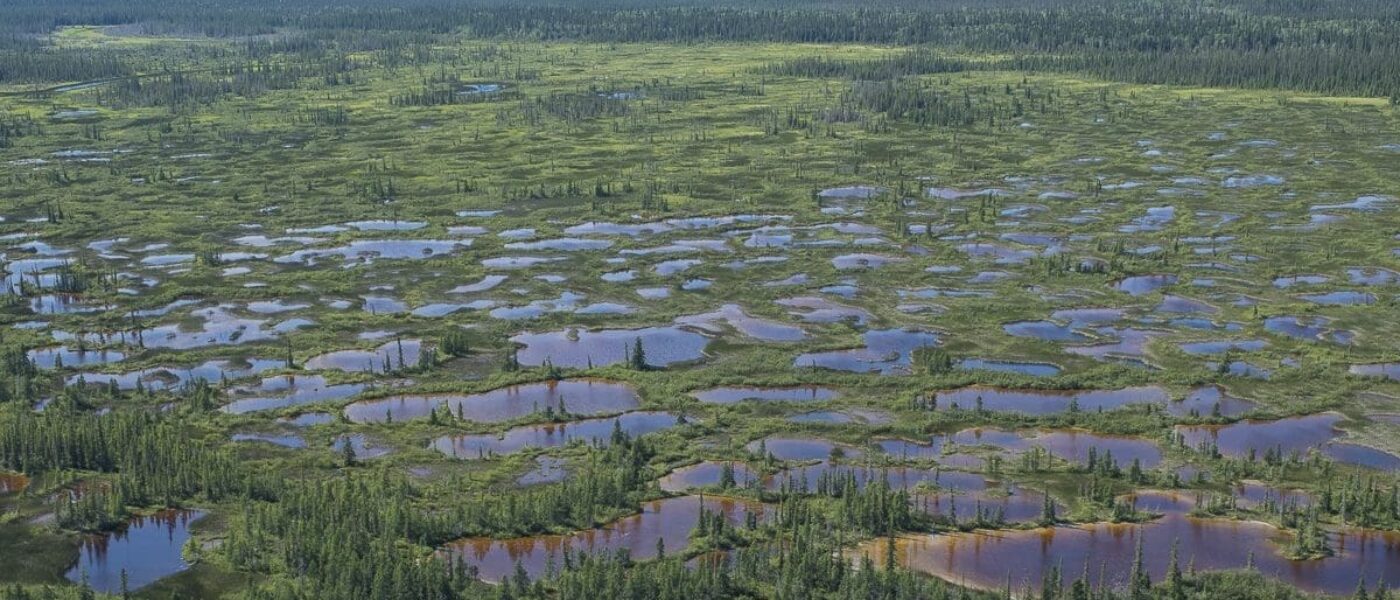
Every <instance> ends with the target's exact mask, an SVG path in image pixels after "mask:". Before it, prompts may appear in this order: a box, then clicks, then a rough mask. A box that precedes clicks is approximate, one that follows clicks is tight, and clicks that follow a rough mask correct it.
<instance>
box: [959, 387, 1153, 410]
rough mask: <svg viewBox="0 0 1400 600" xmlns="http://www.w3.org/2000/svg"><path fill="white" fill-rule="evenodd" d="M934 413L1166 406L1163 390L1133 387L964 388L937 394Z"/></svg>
mask: <svg viewBox="0 0 1400 600" xmlns="http://www.w3.org/2000/svg"><path fill="white" fill-rule="evenodd" d="M934 401H935V409H937V410H952V409H953V408H954V407H956V408H958V409H962V410H976V409H977V408H978V407H979V406H980V407H981V408H982V409H984V410H990V411H998V412H1018V413H1024V414H1029V415H1049V414H1057V413H1062V412H1066V411H1068V410H1069V409H1070V408H1071V407H1072V406H1077V407H1078V409H1079V410H1080V411H1085V412H1094V411H1103V410H1113V409H1116V408H1121V407H1123V406H1127V405H1130V404H1159V405H1160V404H1165V403H1166V401H1167V392H1166V390H1164V389H1162V388H1160V387H1155V386H1145V387H1132V388H1124V389H1121V390H1088V391H1058V390H1009V389H1001V388H991V387H979V386H973V387H965V388H960V389H956V390H950V391H944V392H939V393H938V394H937V395H936V396H935V400H934Z"/></svg>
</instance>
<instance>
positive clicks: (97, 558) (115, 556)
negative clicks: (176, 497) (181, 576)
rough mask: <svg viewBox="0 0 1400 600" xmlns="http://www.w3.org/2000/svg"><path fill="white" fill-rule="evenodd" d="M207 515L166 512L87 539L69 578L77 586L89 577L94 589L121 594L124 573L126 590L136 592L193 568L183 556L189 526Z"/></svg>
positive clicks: (89, 583)
mask: <svg viewBox="0 0 1400 600" xmlns="http://www.w3.org/2000/svg"><path fill="white" fill-rule="evenodd" d="M204 514H205V513H203V512H200V511H189V510H162V511H159V512H157V513H155V514H153V515H149V516H142V517H136V518H134V519H132V520H131V522H130V523H128V524H127V525H125V526H124V527H122V528H120V529H118V530H117V531H113V532H111V533H106V534H89V535H84V536H83V537H82V538H81V541H80V543H79V550H78V561H77V564H74V565H73V566H72V567H71V568H69V569H68V572H67V573H66V574H65V577H67V578H68V580H69V581H72V582H79V581H82V579H83V577H84V575H86V576H87V583H88V585H89V586H91V587H92V589H94V590H97V591H98V592H103V593H108V594H115V593H118V592H119V591H121V585H122V573H123V572H125V573H126V577H127V587H128V589H131V590H137V589H140V588H143V587H146V586H147V585H150V584H151V583H154V582H155V581H156V580H158V579H161V578H162V577H166V576H168V575H173V574H175V573H178V572H180V571H183V570H185V569H187V568H189V564H187V563H186V562H185V559H184V558H183V557H182V556H181V552H180V551H181V549H182V548H183V547H184V545H185V542H186V541H187V540H189V539H190V525H191V524H193V523H194V522H195V521H197V520H198V519H199V518H200V517H203V516H204Z"/></svg>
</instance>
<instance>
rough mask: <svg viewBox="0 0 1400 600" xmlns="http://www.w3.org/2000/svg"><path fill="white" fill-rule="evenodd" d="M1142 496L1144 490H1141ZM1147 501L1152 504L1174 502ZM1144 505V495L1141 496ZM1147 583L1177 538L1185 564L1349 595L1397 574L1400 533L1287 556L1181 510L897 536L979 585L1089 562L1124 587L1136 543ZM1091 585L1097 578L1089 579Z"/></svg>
mask: <svg viewBox="0 0 1400 600" xmlns="http://www.w3.org/2000/svg"><path fill="white" fill-rule="evenodd" d="M1143 496H1147V495H1141V496H1140V498H1141V497H1143ZM1167 500H1168V501H1164V502H1152V504H1153V506H1154V507H1161V508H1171V507H1179V503H1176V502H1171V501H1170V499H1167ZM1140 503H1142V502H1140ZM1139 538H1141V547H1142V549H1143V563H1144V565H1145V566H1146V568H1147V570H1148V571H1149V573H1150V574H1151V576H1152V580H1153V581H1162V580H1163V578H1164V577H1165V575H1166V572H1167V568H1168V565H1169V563H1170V558H1171V551H1172V547H1173V545H1177V547H1178V552H1179V561H1180V564H1181V565H1182V568H1183V570H1184V569H1185V568H1186V565H1194V567H1195V568H1196V569H1199V570H1222V569H1238V568H1242V567H1244V566H1245V565H1246V563H1247V561H1249V560H1250V559H1251V557H1252V559H1253V561H1254V565H1255V569H1256V570H1257V571H1259V572H1260V573H1262V574H1264V575H1266V576H1269V577H1273V578H1277V579H1280V580H1282V581H1284V582H1287V583H1290V584H1293V585H1296V586H1298V587H1300V588H1303V589H1306V590H1310V591H1314V592H1323V593H1329V594H1337V595H1343V594H1349V593H1351V592H1352V591H1354V590H1355V588H1356V582H1357V580H1358V578H1363V579H1365V580H1366V581H1368V582H1375V581H1380V580H1384V581H1396V580H1397V578H1400V535H1398V534H1391V533H1381V532H1374V531H1365V530H1356V529H1346V530H1343V531H1342V532H1340V533H1338V534H1334V535H1333V538H1332V541H1333V543H1334V547H1335V548H1336V549H1337V556H1334V557H1331V558H1326V559H1322V560H1315V561H1291V560H1288V559H1286V558H1284V557H1283V556H1282V555H1280V554H1279V551H1280V549H1281V545H1283V544H1286V543H1287V536H1286V534H1284V533H1282V532H1280V531H1279V530H1277V529H1275V528H1273V527H1272V526H1269V525H1267V524H1264V523H1258V522H1245V521H1228V520H1221V519H1195V518H1191V517H1188V516H1186V515H1185V514H1183V513H1182V512H1180V510H1179V509H1178V510H1176V511H1175V512H1170V513H1168V514H1167V515H1166V516H1164V517H1162V518H1160V519H1157V520H1155V521H1151V522H1148V523H1145V524H1125V525H1114V524H1103V523H1100V524H1092V525H1084V526H1077V527H1055V528H1041V529H1032V530H1025V531H991V532H976V533H953V534H946V535H945V534H940V535H913V536H908V537H901V538H899V539H898V540H896V545H895V552H896V557H895V559H896V562H897V563H898V564H900V565H902V566H906V567H909V568H912V569H914V570H917V571H921V572H925V573H929V574H932V575H935V576H937V577H940V578H942V579H946V580H949V581H954V582H958V583H965V584H967V585H972V586H975V587H980V588H986V589H1001V588H1002V587H1003V586H1006V585H1007V582H1008V581H1010V585H1011V586H1012V587H1013V588H1015V589H1020V588H1021V587H1022V586H1023V585H1032V586H1039V585H1040V581H1041V580H1042V578H1043V576H1044V574H1045V573H1046V572H1047V571H1048V570H1049V569H1050V568H1053V567H1058V568H1060V569H1062V572H1063V573H1064V574H1065V583H1066V585H1068V584H1069V583H1070V582H1071V581H1073V579H1074V578H1075V577H1076V576H1077V575H1078V574H1079V573H1080V572H1082V571H1084V570H1085V569H1086V568H1087V569H1088V571H1089V572H1090V575H1091V578H1096V577H1097V574H1098V573H1099V572H1100V571H1101V570H1102V572H1104V573H1106V574H1108V575H1109V577H1110V579H1108V580H1107V582H1106V583H1107V584H1108V585H1110V586H1111V587H1116V588H1122V587H1123V586H1124V585H1125V584H1126V583H1127V582H1126V579H1127V577H1128V574H1129V573H1130V572H1131V570H1132V569H1131V567H1132V561H1133V556H1134V552H1135V550H1136V548H1138V547H1139ZM885 549H886V543H885V541H884V540H883V539H881V540H875V541H874V542H870V543H867V544H865V545H863V546H862V547H861V550H860V552H858V553H857V556H861V555H866V554H868V555H869V556H870V557H871V559H872V560H873V561H874V562H875V563H876V564H882V563H883V562H884V561H885V557H884V552H885ZM1095 582H1096V583H1097V580H1096V581H1095Z"/></svg>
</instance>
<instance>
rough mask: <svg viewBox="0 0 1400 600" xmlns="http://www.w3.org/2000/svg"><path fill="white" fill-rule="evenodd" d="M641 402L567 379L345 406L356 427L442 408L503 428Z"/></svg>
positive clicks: (633, 395) (628, 391)
mask: <svg viewBox="0 0 1400 600" xmlns="http://www.w3.org/2000/svg"><path fill="white" fill-rule="evenodd" d="M639 402H640V398H639V397H638V396H637V392H636V391H635V390H633V389H632V388H631V387H630V386H627V385H624V384H621V383H613V382H609V381H601V380H593V379H566V380H562V381H547V382H542V383H529V384H521V385H512V386H508V387H503V388H499V389H495V390H491V391H489V392H484V393H481V394H471V395H453V394H440V395H405V396H391V397H388V398H382V399H377V400H363V401H360V402H356V403H354V404H351V405H349V406H347V407H345V417H346V418H347V419H349V420H350V421H351V422H352V423H383V422H386V421H390V420H392V421H407V420H410V419H421V418H424V417H427V416H428V414H429V413H430V412H432V411H434V410H438V409H439V407H444V406H445V407H446V410H447V411H448V412H449V413H451V414H452V416H454V417H457V418H459V419H463V420H467V421H475V422H479V423H499V422H502V421H510V420H513V419H519V418H522V417H526V416H529V415H532V414H537V413H541V412H543V411H545V410H546V409H548V410H551V411H553V412H555V413H556V414H562V415H587V416H591V415H599V414H612V413H620V412H624V411H628V410H631V409H634V408H637V406H638V404H639Z"/></svg>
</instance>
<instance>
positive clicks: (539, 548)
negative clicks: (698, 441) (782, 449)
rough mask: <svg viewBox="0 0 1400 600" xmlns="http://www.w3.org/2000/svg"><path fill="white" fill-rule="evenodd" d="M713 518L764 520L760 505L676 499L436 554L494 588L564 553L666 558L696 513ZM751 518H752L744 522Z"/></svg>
mask: <svg viewBox="0 0 1400 600" xmlns="http://www.w3.org/2000/svg"><path fill="white" fill-rule="evenodd" d="M702 507H703V510H705V511H709V512H712V513H714V514H719V515H722V516H723V517H724V519H725V520H726V521H728V522H729V523H730V524H731V525H734V526H736V527H742V526H743V525H744V524H745V523H746V522H747V521H748V520H750V519H751V518H752V519H758V520H762V519H764V518H766V516H767V514H768V508H767V507H766V506H764V505H762V504H758V503H751V502H746V501H742V500H735V499H731V498H714V497H707V498H704V499H703V501H702V500H701V498H700V497H699V496H681V497H679V498H667V499H665V500H657V501H653V502H646V503H643V504H642V507H641V508H642V511H641V513H640V514H636V515H633V516H630V517H624V518H622V519H619V520H617V521H614V522H612V523H609V524H607V525H604V526H603V527H600V528H598V529H590V530H586V531H579V532H575V533H571V534H566V535H542V536H533V537H523V538H514V539H507V540H496V539H491V538H466V539H462V540H457V541H455V542H451V543H449V544H447V545H446V546H444V547H443V549H442V552H443V553H444V554H445V555H446V556H447V557H449V558H450V559H452V560H456V561H460V562H461V563H462V564H464V565H467V566H470V567H473V568H475V569H476V572H477V577H478V578H480V579H481V580H483V581H488V582H499V581H502V580H504V579H506V578H507V577H510V576H511V575H512V574H514V573H515V570H516V566H517V565H519V567H520V568H522V569H524V570H525V573H526V574H527V575H528V576H530V577H531V578H538V577H540V576H541V575H543V574H545V572H546V570H547V569H549V568H550V566H551V565H554V566H555V567H556V568H557V566H558V565H561V564H563V556H562V554H563V553H564V552H575V553H576V552H580V551H583V552H589V553H609V554H610V553H613V552H616V551H618V550H627V551H628V553H629V554H630V555H631V557H632V559H634V560H646V559H650V558H656V556H657V548H658V546H661V547H663V548H664V549H665V551H666V552H667V553H668V554H674V553H678V552H680V551H682V550H684V549H685V547H686V545H688V544H689V541H690V532H691V530H693V529H695V526H696V525H697V524H698V523H699V522H700V513H701V510H702ZM750 515H752V516H750Z"/></svg>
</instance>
